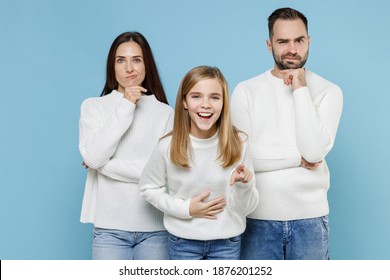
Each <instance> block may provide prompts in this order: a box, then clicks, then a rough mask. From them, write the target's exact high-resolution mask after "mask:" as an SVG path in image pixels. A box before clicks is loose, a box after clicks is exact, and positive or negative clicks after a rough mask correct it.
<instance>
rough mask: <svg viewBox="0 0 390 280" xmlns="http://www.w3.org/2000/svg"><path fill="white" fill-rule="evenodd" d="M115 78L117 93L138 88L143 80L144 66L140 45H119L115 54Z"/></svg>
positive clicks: (127, 43)
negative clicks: (133, 87) (130, 88)
mask: <svg viewBox="0 0 390 280" xmlns="http://www.w3.org/2000/svg"><path fill="white" fill-rule="evenodd" d="M115 78H116V80H117V82H118V91H119V92H125V88H127V87H132V86H140V85H141V84H142V82H143V81H144V79H145V64H144V58H143V54H142V49H141V47H140V45H138V44H137V43H136V42H126V43H123V44H120V45H119V46H118V49H117V50H116V54H115Z"/></svg>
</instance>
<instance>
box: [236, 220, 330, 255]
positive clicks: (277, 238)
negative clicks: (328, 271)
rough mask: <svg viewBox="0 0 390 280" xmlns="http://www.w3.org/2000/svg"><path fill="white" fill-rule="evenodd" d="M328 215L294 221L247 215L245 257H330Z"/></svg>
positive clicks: (244, 240) (242, 248)
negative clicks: (270, 219)
mask: <svg viewBox="0 0 390 280" xmlns="http://www.w3.org/2000/svg"><path fill="white" fill-rule="evenodd" d="M328 235H329V225H328V216H323V217H319V218H313V219H302V220H293V221H267V220H255V219H247V227H246V230H245V232H244V234H243V235H242V247H241V259H243V260H328V259H329V254H328Z"/></svg>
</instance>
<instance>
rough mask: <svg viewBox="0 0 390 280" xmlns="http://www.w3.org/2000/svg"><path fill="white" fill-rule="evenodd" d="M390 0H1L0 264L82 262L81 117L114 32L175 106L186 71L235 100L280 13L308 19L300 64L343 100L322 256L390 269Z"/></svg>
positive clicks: (258, 69) (266, 61) (85, 243)
mask: <svg viewBox="0 0 390 280" xmlns="http://www.w3.org/2000/svg"><path fill="white" fill-rule="evenodd" d="M389 3H390V2H386V1H379V0H371V1H352V0H349V1H338V0H328V1H309V0H301V1H259V0H232V1H220V0H197V1H193V0H188V1H183V0H166V1H160V0H143V1H131V0H128V1H124V0H123V1H120V0H110V1H92V0H78V1H52V0H46V1H45V0H36V1H29V0H25V1H23V0H9V1H7V0H0V94H1V101H0V106H1V107H0V109H1V110H0V120H1V132H2V135H1V137H0V141H1V142H0V151H1V154H0V155H1V158H0V172H1V175H0V259H89V258H91V252H90V251H91V240H92V226H91V225H89V224H88V225H87V224H81V223H80V222H79V215H80V208H81V201H82V196H83V192H84V182H85V176H86V171H85V170H84V169H83V168H82V167H81V162H82V159H81V157H80V155H79V151H78V120H79V110H80V104H81V102H82V101H83V100H84V99H86V98H87V97H91V96H98V95H99V94H100V92H101V90H102V88H103V84H104V78H105V63H106V57H107V53H108V50H109V47H110V45H111V43H112V41H113V39H114V38H115V37H116V36H117V35H119V34H120V33H122V32H124V31H133V30H137V31H140V32H141V33H143V34H144V35H145V37H146V38H147V39H148V41H149V43H150V44H151V46H152V49H153V52H154V55H155V58H156V60H157V64H158V67H159V70H160V73H161V76H162V79H163V83H164V85H165V88H166V91H167V94H168V98H169V101H170V104H171V105H172V106H173V105H174V100H175V96H176V92H177V88H178V85H179V82H180V80H181V78H182V77H183V75H184V74H185V73H186V72H187V71H188V70H189V69H190V68H192V67H194V66H197V65H200V64H208V65H215V66H218V67H219V68H220V69H221V70H222V71H223V73H224V74H225V76H226V78H227V79H228V81H229V84H230V88H231V90H232V89H233V88H234V86H235V85H236V84H237V83H238V82H239V81H242V80H245V79H248V78H250V77H252V76H255V75H257V74H260V73H262V72H263V71H265V70H267V69H269V68H271V67H272V66H273V59H272V56H271V55H270V54H269V53H268V51H267V48H266V44H265V40H266V39H267V38H268V33H267V17H268V15H269V14H270V13H271V12H272V11H273V10H275V9H276V8H279V7H283V6H291V7H294V8H296V9H298V10H300V11H302V12H303V13H304V14H306V16H307V17H308V19H309V34H310V35H311V47H310V56H309V60H308V63H307V68H309V69H311V70H312V71H314V72H316V73H318V74H320V75H321V76H323V77H325V78H327V79H328V80H330V81H332V82H334V83H336V84H338V85H339V86H340V87H341V88H342V90H343V93H344V110H343V115H342V118H341V122H340V126H339V131H338V135H337V139H336V143H335V147H334V148H333V150H332V152H331V153H330V154H329V156H328V158H327V160H328V164H329V166H330V169H331V190H330V192H329V201H330V207H331V213H330V224H331V240H330V241H331V243H330V244H331V245H330V247H331V256H332V258H333V259H352V260H356V259H390V245H389V243H388V238H389V236H390V222H389V214H390V206H389V198H390V188H389V187H390V182H389V175H388V173H389V156H390V152H389V148H388V146H389V143H390V133H389V129H388V128H389V126H388V125H387V124H386V123H387V120H388V119H390V110H389V107H390V106H389V105H390V95H389V94H388V93H389V91H388V84H387V81H388V80H389V72H390V71H389V62H390V59H389V46H390V34H389V28H388V26H389V25H388V17H389V16H388V11H389V10H390V4H389Z"/></svg>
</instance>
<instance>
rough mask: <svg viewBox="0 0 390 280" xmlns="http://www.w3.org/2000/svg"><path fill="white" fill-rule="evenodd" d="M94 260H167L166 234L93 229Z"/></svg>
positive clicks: (165, 232)
mask: <svg viewBox="0 0 390 280" xmlns="http://www.w3.org/2000/svg"><path fill="white" fill-rule="evenodd" d="M93 235H94V238H93V243H92V258H93V259H94V260H167V259H168V232H167V231H154V232H130V231H123V230H115V229H104V228H97V227H95V228H94V230H93Z"/></svg>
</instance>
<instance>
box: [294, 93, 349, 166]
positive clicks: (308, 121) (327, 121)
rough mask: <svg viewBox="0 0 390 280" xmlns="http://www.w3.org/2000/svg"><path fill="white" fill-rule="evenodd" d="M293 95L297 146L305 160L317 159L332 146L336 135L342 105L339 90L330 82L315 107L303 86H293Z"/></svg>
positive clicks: (323, 155)
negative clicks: (331, 85)
mask: <svg viewBox="0 0 390 280" xmlns="http://www.w3.org/2000/svg"><path fill="white" fill-rule="evenodd" d="M293 96H294V102H295V122H296V124H295V128H296V135H297V146H298V150H299V152H300V154H301V155H302V157H303V158H304V159H305V160H307V161H308V162H319V161H321V160H323V159H324V158H325V156H326V155H327V154H328V153H329V151H330V150H331V149H332V147H333V144H334V140H335V138H336V132H337V128H338V125H339V121H340V117H341V111H342V106H343V97H342V92H341V90H340V88H338V87H337V86H334V87H333V88H332V89H330V90H329V91H328V92H326V94H325V95H324V97H323V98H322V100H321V101H320V103H319V104H318V105H317V107H316V105H315V104H314V102H313V100H312V98H311V96H310V92H309V89H308V88H307V87H302V88H299V89H297V90H295V91H294V92H293Z"/></svg>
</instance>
